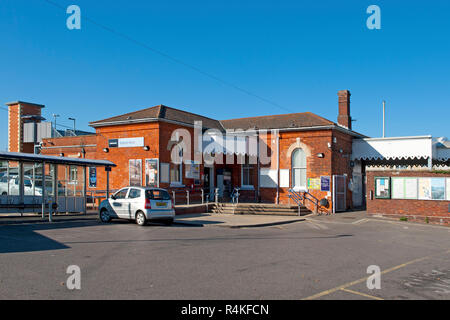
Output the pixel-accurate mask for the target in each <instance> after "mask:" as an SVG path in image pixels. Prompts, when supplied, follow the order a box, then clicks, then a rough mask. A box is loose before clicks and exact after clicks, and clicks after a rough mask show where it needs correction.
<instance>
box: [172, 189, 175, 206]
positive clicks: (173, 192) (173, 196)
mask: <svg viewBox="0 0 450 320" xmlns="http://www.w3.org/2000/svg"><path fill="white" fill-rule="evenodd" d="M172 198H173V205H175V204H176V202H175V191H172Z"/></svg>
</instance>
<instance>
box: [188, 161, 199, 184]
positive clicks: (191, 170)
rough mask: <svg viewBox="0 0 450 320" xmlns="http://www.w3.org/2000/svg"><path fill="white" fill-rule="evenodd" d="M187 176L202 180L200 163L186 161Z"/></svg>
mask: <svg viewBox="0 0 450 320" xmlns="http://www.w3.org/2000/svg"><path fill="white" fill-rule="evenodd" d="M184 170H185V178H186V179H195V180H200V165H199V164H198V163H195V162H194V161H185V164H184Z"/></svg>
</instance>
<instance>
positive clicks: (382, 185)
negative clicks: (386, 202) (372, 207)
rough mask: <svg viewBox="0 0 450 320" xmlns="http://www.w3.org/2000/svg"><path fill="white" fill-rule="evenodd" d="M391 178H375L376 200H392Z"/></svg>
mask: <svg viewBox="0 0 450 320" xmlns="http://www.w3.org/2000/svg"><path fill="white" fill-rule="evenodd" d="M390 182H391V181H390V178H389V177H375V198H376V199H390V198H391V183H390Z"/></svg>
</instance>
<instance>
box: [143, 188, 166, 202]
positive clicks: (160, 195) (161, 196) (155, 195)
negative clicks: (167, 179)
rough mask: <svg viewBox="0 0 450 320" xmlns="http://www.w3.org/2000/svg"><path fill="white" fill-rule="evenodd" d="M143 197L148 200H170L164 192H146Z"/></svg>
mask: <svg viewBox="0 0 450 320" xmlns="http://www.w3.org/2000/svg"><path fill="white" fill-rule="evenodd" d="M145 197H146V198H147V199H150V200H170V195H169V193H168V192H167V191H166V190H146V191H145Z"/></svg>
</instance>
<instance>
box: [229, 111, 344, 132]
mask: <svg viewBox="0 0 450 320" xmlns="http://www.w3.org/2000/svg"><path fill="white" fill-rule="evenodd" d="M220 122H221V124H222V126H223V127H224V128H225V129H243V130H248V129H281V128H304V127H320V126H330V125H335V123H334V122H332V121H330V120H327V119H325V118H322V117H320V116H318V115H316V114H314V113H311V112H303V113H290V114H280V115H270V116H260V117H251V118H240V119H230V120H222V121H220Z"/></svg>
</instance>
